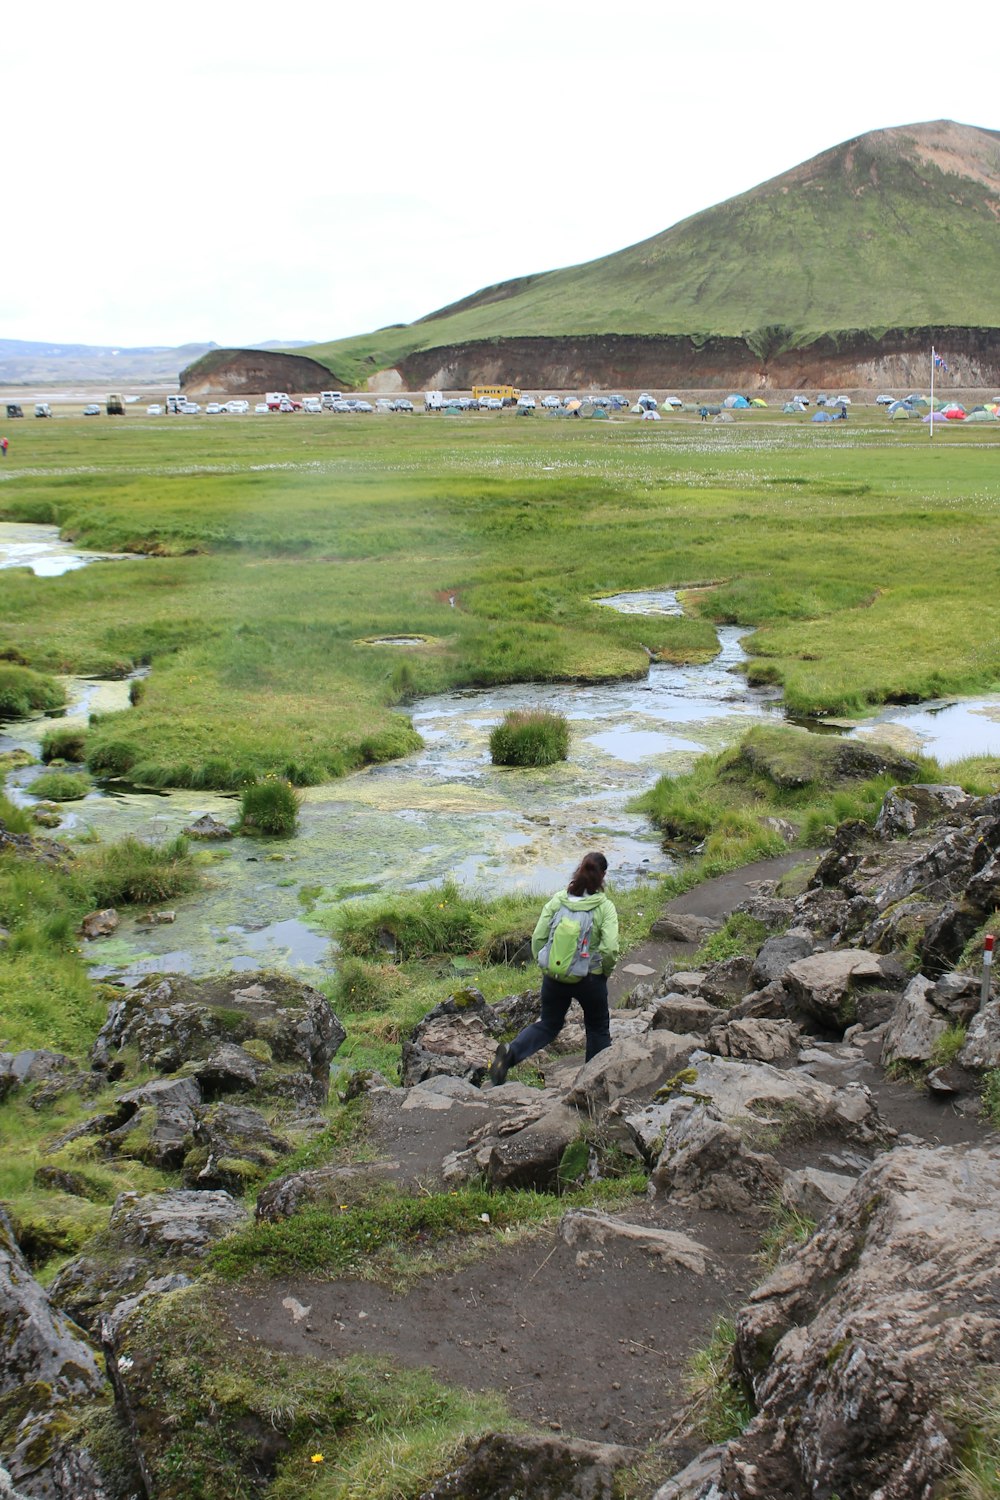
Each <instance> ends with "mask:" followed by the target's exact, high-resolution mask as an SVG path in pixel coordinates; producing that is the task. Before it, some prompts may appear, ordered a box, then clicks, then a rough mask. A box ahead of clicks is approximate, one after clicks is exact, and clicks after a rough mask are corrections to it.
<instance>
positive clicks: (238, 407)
mask: <svg viewBox="0 0 1000 1500" xmlns="http://www.w3.org/2000/svg"><path fill="white" fill-rule="evenodd" d="M249 410H250V402H249V401H242V400H240V401H227V402H226V404H225V406H224V407H223V411H231V412H233V413H234V414H235V415H236V416H238V417H242V416H243V415H244V414H245V413H246V412H248V411H249Z"/></svg>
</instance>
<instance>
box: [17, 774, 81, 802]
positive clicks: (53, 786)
mask: <svg viewBox="0 0 1000 1500" xmlns="http://www.w3.org/2000/svg"><path fill="white" fill-rule="evenodd" d="M91 786H92V782H91V780H90V777H89V776H87V775H86V774H85V773H84V772H81V771H44V772H43V773H42V775H41V776H36V777H35V779H34V781H33V782H32V783H31V785H30V786H29V788H28V790H29V791H30V792H31V795H32V796H33V797H42V798H44V799H45V800H46V801H48V802H79V801H80V800H81V799H82V798H83V797H86V795H87V793H88V792H89V791H90V789H91Z"/></svg>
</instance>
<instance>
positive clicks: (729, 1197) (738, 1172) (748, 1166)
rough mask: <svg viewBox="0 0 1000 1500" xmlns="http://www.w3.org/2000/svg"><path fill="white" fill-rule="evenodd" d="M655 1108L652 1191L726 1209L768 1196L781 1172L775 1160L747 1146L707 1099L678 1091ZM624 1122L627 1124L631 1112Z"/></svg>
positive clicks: (755, 1205)
mask: <svg viewBox="0 0 1000 1500" xmlns="http://www.w3.org/2000/svg"><path fill="white" fill-rule="evenodd" d="M660 1108H661V1110H662V1116H661V1118H662V1121H663V1127H662V1133H661V1136H660V1152H659V1155H658V1157H657V1160H656V1165H655V1167H654V1168H653V1171H652V1174H651V1176H650V1187H651V1190H652V1191H653V1193H654V1194H662V1195H663V1196H665V1197H670V1198H676V1199H678V1200H680V1201H681V1202H685V1203H690V1204H692V1205H694V1206H696V1207H698V1208H719V1209H722V1210H723V1211H724V1212H727V1213H743V1212H751V1211H753V1210H755V1209H759V1208H762V1207H764V1206H765V1205H766V1204H767V1203H769V1202H770V1201H771V1200H772V1199H773V1197H774V1196H775V1194H776V1193H777V1191H778V1190H779V1188H780V1187H781V1183H782V1178H783V1174H782V1170H781V1168H780V1167H779V1166H778V1163H777V1162H776V1161H775V1160H774V1158H773V1157H772V1156H768V1155H766V1154H763V1153H759V1152H756V1151H753V1150H751V1149H750V1148H749V1147H748V1146H747V1144H746V1143H745V1141H744V1140H743V1137H742V1135H741V1134H740V1132H739V1130H737V1129H736V1127H735V1126H733V1125H730V1124H727V1123H726V1122H725V1121H724V1120H723V1119H722V1117H721V1116H720V1115H719V1113H718V1111H717V1110H716V1109H714V1108H713V1106H712V1105H710V1104H705V1103H702V1102H700V1101H698V1100H695V1099H691V1098H687V1097H686V1096H684V1095H680V1096H678V1097H677V1098H674V1099H671V1100H669V1101H668V1103H667V1104H665V1105H661V1106H660ZM625 1123H626V1125H627V1126H629V1128H630V1129H631V1128H632V1125H631V1118H627V1119H626V1122H625Z"/></svg>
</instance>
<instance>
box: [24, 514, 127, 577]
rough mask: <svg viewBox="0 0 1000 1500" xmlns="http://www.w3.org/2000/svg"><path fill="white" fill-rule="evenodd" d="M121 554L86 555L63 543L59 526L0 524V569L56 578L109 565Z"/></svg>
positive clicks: (97, 553)
mask: <svg viewBox="0 0 1000 1500" xmlns="http://www.w3.org/2000/svg"><path fill="white" fill-rule="evenodd" d="M123 556H124V554H123V553H120V552H87V551H85V550H84V549H82V548H80V547H74V546H73V544H72V543H71V542H64V541H62V540H61V539H60V536H59V527H58V526H35V525H32V524H28V523H26V522H23V521H0V569H3V568H30V569H31V571H32V572H33V573H34V574H35V576H36V577H37V578H59V577H61V576H62V574H64V573H73V572H75V571H76V569H77V568H85V567H87V565H88V564H89V563H95V562H112V561H116V560H120V559H121V558H122V557H123Z"/></svg>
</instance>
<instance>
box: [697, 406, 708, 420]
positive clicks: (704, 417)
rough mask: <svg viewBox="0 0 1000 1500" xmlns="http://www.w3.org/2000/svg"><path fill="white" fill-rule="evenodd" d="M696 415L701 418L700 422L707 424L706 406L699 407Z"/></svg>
mask: <svg viewBox="0 0 1000 1500" xmlns="http://www.w3.org/2000/svg"><path fill="white" fill-rule="evenodd" d="M698 415H699V417H701V420H702V421H703V422H707V421H708V407H707V406H699V408H698Z"/></svg>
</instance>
